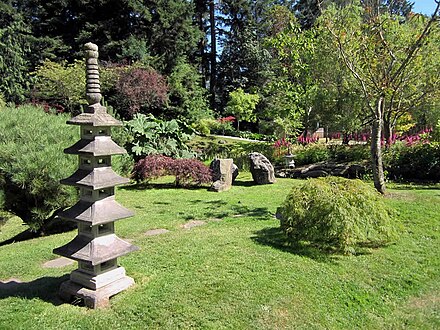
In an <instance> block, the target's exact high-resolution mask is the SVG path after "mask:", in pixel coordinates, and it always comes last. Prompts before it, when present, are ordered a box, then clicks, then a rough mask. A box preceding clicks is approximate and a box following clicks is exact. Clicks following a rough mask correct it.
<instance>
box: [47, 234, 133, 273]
mask: <svg viewBox="0 0 440 330" xmlns="http://www.w3.org/2000/svg"><path fill="white" fill-rule="evenodd" d="M136 250H138V248H137V247H136V246H134V245H132V244H130V243H128V242H126V241H124V240H122V239H120V238H119V237H117V236H116V235H115V234H111V235H106V236H101V237H97V238H92V237H89V236H87V235H81V234H80V235H78V236H76V237H75V238H74V239H73V240H72V241H70V242H69V243H67V244H66V245H63V246H61V247H59V248H56V249H54V250H53V252H54V253H55V254H58V255H60V256H63V257H66V258H69V259H73V260H77V261H85V262H91V263H92V265H93V266H96V265H98V264H101V263H103V262H106V261H109V260H112V259H115V258H118V257H120V256H123V255H126V254H128V253H130V252H133V251H136Z"/></svg>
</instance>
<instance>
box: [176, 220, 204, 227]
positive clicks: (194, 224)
mask: <svg viewBox="0 0 440 330" xmlns="http://www.w3.org/2000/svg"><path fill="white" fill-rule="evenodd" d="M203 225H206V222H205V221H202V220H191V221H188V222H187V223H185V224H183V225H182V226H181V227H182V228H183V229H191V228H194V227H200V226H203Z"/></svg>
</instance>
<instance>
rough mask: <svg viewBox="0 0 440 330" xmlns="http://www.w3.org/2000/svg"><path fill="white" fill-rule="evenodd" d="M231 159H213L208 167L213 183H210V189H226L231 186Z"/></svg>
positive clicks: (218, 190)
mask: <svg viewBox="0 0 440 330" xmlns="http://www.w3.org/2000/svg"><path fill="white" fill-rule="evenodd" d="M233 165H234V163H233V160H232V159H230V158H228V159H214V160H213V161H212V162H211V164H210V165H209V168H210V169H211V171H212V180H213V181H214V183H213V184H212V185H211V188H210V190H211V191H217V192H220V191H226V190H229V189H231V186H232V177H233V175H232V169H233Z"/></svg>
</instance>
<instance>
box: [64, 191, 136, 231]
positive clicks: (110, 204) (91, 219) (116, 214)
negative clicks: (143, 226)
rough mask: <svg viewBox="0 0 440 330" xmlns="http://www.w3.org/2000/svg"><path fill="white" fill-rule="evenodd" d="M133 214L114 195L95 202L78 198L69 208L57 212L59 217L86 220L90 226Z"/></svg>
mask: <svg viewBox="0 0 440 330" xmlns="http://www.w3.org/2000/svg"><path fill="white" fill-rule="evenodd" d="M133 215H134V213H133V212H132V211H130V210H128V209H126V208H125V207H123V206H122V205H121V204H119V203H118V202H117V201H116V200H115V196H110V197H106V198H104V199H101V200H99V201H95V202H89V201H84V200H80V201H79V202H78V203H76V204H75V205H74V206H72V207H71V208H68V209H67V210H65V211H62V212H60V213H59V214H58V216H59V217H61V218H64V219H67V220H73V221H80V222H87V223H88V224H90V225H91V226H95V225H100V224H104V223H108V222H113V221H116V220H120V219H124V218H128V217H131V216H133Z"/></svg>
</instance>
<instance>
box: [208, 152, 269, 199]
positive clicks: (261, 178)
mask: <svg viewBox="0 0 440 330" xmlns="http://www.w3.org/2000/svg"><path fill="white" fill-rule="evenodd" d="M249 165H250V170H251V173H252V178H253V180H254V183H255V184H270V183H274V182H275V169H274V167H273V165H272V164H271V163H270V161H269V160H268V159H267V158H266V157H265V156H264V155H262V154H260V153H258V152H252V153H250V154H249ZM209 167H210V169H211V171H212V173H213V181H214V182H213V184H212V185H211V188H210V190H212V191H217V192H221V191H226V190H229V189H231V186H232V184H233V183H234V181H235V179H236V178H237V176H238V167H237V165H235V164H234V161H233V159H230V158H227V159H214V160H213V161H212V162H211V165H210V166H209Z"/></svg>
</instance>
